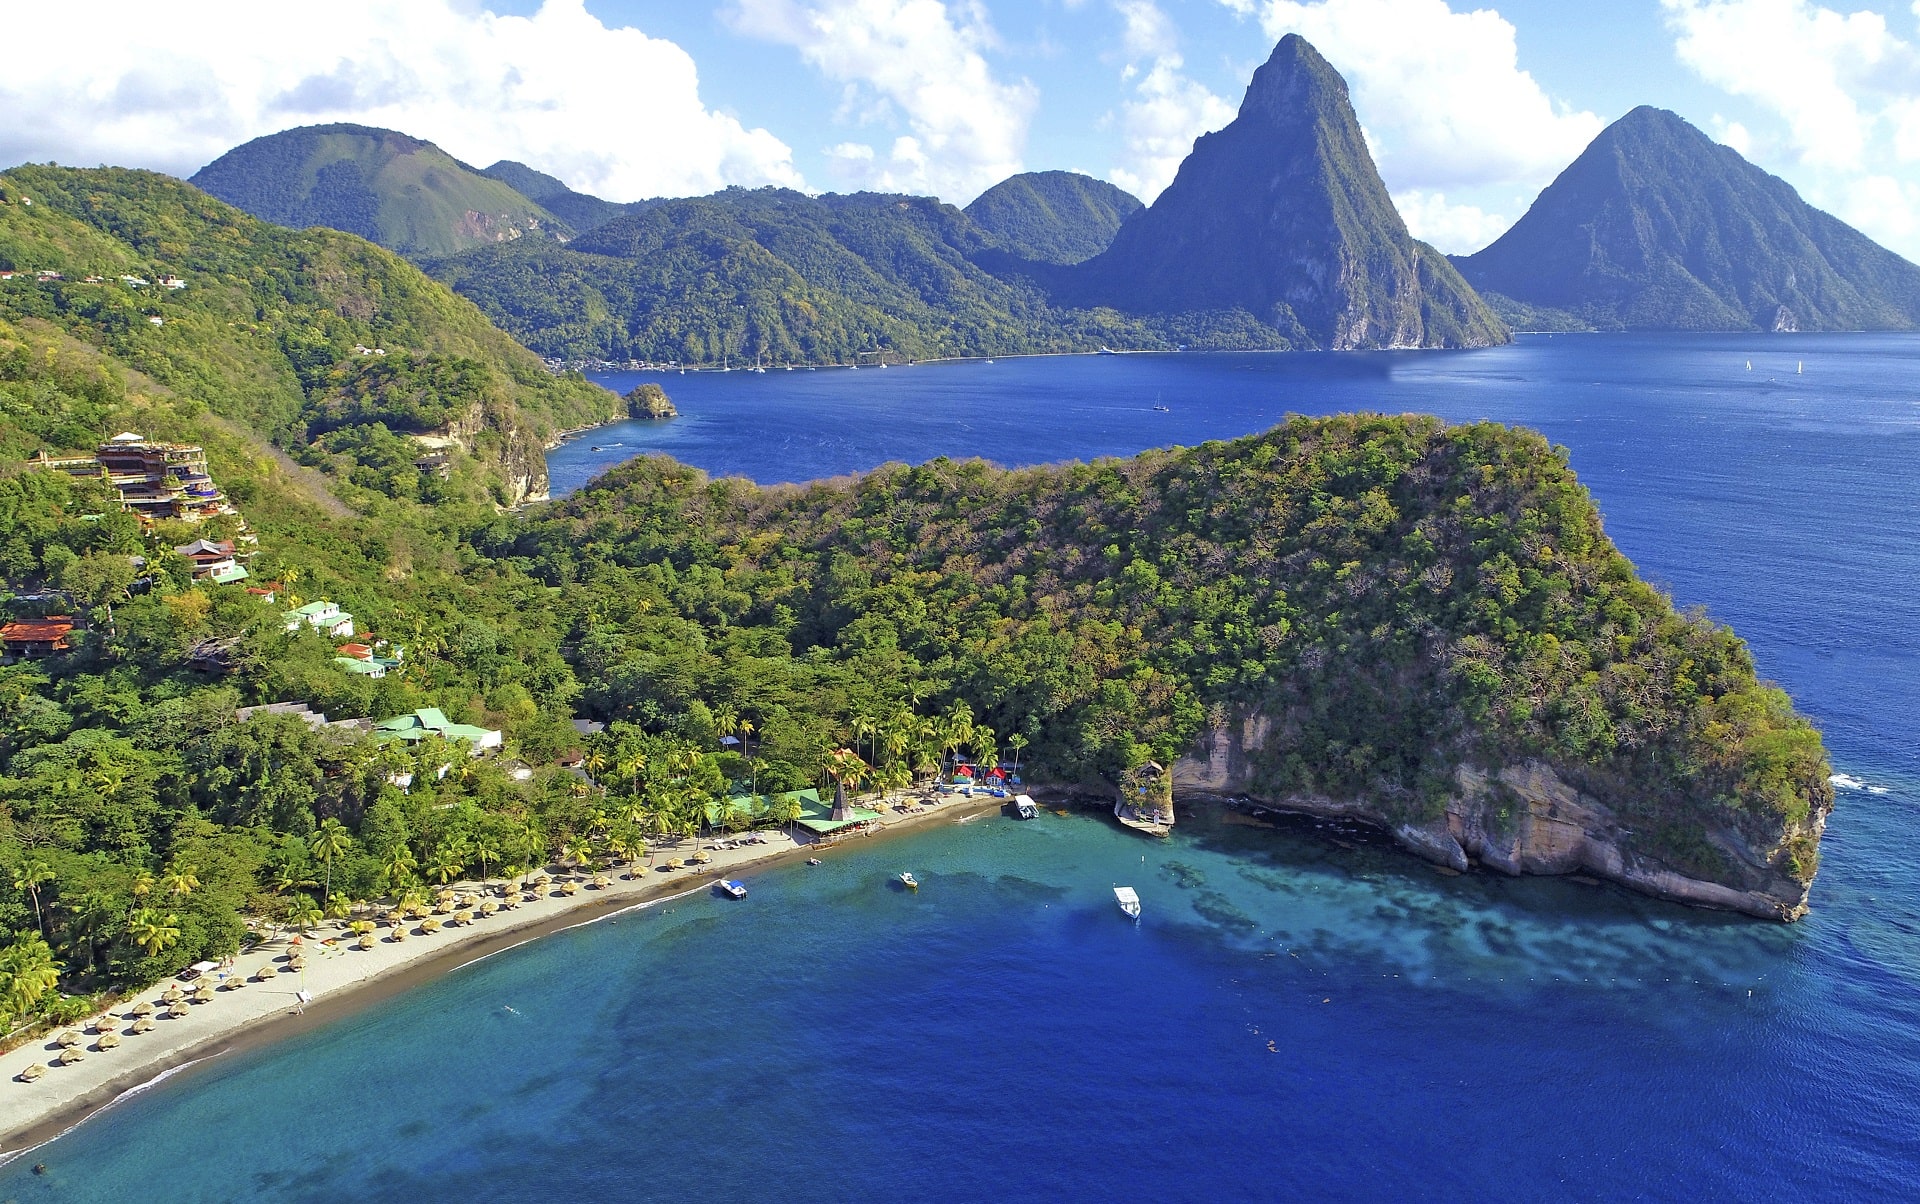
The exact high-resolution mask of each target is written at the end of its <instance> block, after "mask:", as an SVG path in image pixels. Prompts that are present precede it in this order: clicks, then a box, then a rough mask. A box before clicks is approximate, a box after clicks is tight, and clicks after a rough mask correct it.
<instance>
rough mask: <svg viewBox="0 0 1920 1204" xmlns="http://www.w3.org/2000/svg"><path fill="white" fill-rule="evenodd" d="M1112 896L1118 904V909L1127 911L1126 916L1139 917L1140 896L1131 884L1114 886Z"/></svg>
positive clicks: (1135, 918)
mask: <svg viewBox="0 0 1920 1204" xmlns="http://www.w3.org/2000/svg"><path fill="white" fill-rule="evenodd" d="M1113 897H1114V900H1115V901H1116V902H1118V903H1119V904H1120V910H1121V911H1124V912H1126V913H1127V918H1129V919H1133V920H1137V919H1139V918H1140V896H1139V894H1138V893H1137V892H1135V890H1134V889H1133V888H1132V887H1131V886H1116V887H1114V888H1113Z"/></svg>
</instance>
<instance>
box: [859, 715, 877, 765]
mask: <svg viewBox="0 0 1920 1204" xmlns="http://www.w3.org/2000/svg"><path fill="white" fill-rule="evenodd" d="M852 729H853V751H854V753H855V754H856V755H857V754H858V753H859V751H860V741H861V740H862V739H865V740H867V741H868V742H869V747H871V746H872V740H873V738H874V737H877V736H878V735H879V734H880V725H879V724H878V723H875V722H874V721H873V719H872V718H871V717H870V716H868V715H866V714H865V713H861V714H859V715H855V716H854V717H853V725H852ZM873 755H874V759H875V760H878V759H879V757H880V753H879V750H878V749H877V748H876V749H875V750H874V754H873Z"/></svg>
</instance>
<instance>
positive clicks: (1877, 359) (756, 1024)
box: [0, 335, 1920, 1201]
mask: <svg viewBox="0 0 1920 1204" xmlns="http://www.w3.org/2000/svg"><path fill="white" fill-rule="evenodd" d="M1749 363H1751V365H1752V366H1751V369H1749V368H1748V366H1747V365H1748V364H1749ZM1802 366H1804V371H1800V370H1799V369H1800V368H1801V367H1802ZM640 379H660V380H661V381H662V383H663V384H665V385H666V387H667V389H668V391H669V393H670V394H671V395H672V397H673V398H674V400H675V402H676V404H677V405H679V407H680V408H681V410H682V411H683V413H684V414H685V415H686V417H683V418H682V419H680V420H678V421H676V422H672V423H666V424H641V423H632V424H622V425H620V426H616V427H609V428H603V429H601V430H598V431H594V432H591V433H589V434H588V435H586V436H584V437H582V438H581V439H579V440H577V441H575V442H573V443H570V444H568V445H567V446H565V447H563V448H561V449H557V450H556V451H555V452H553V453H552V455H551V465H552V471H553V478H554V483H555V489H556V492H560V491H563V490H565V489H567V488H573V487H578V485H579V484H581V483H583V482H584V481H585V480H587V479H588V478H589V477H590V476H592V475H593V474H595V473H597V472H599V471H602V470H604V468H606V467H608V466H610V465H611V464H613V463H616V462H618V460H620V459H622V458H624V457H626V456H628V455H631V454H634V453H635V452H636V451H641V450H653V451H661V452H666V453H668V454H672V455H674V456H676V457H678V458H681V459H683V460H686V461H687V462H689V463H692V464H695V465H698V466H699V467H701V468H704V469H706V470H707V471H709V472H712V473H715V474H740V475H746V476H750V477H752V478H754V479H756V480H760V481H787V480H805V479H811V478H815V477H820V476H828V475H834V474H839V473H844V472H852V471H859V470H862V469H865V468H870V467H872V466H874V465H875V464H878V463H881V462H884V461H886V460H889V459H902V460H912V461H918V460H924V459H927V458H929V457H932V456H935V455H942V454H944V455H951V456H966V455H981V456H986V457H988V458H990V459H993V460H996V461H999V462H1002V463H1008V464H1025V463H1036V462H1042V461H1048V460H1056V459H1063V458H1089V457H1093V456H1099V455H1119V454H1127V453H1130V452H1133V451H1138V450H1140V449H1142V448H1145V447H1149V446H1157V445H1162V444H1167V443H1195V442H1199V441H1202V440H1205V439H1215V438H1230V437H1233V436H1236V435H1240V434H1245V433H1248V432H1251V431H1255V430H1260V429H1264V428H1265V427H1267V426H1269V425H1271V424H1273V423H1274V422H1277V421H1279V420H1281V418H1282V417H1284V415H1286V414H1287V413H1289V412H1297V413H1327V412H1334V411H1342V410H1362V409H1364V410H1381V411H1388V412H1400V411H1419V412H1427V413H1435V414H1439V415H1441V416H1442V417H1445V418H1448V419H1451V420H1474V419H1480V418H1488V419H1492V420H1495V421H1501V422H1510V423H1519V424H1524V425H1527V426H1531V427H1535V428H1537V429H1540V430H1542V431H1544V432H1545V433H1546V434H1547V435H1548V436H1549V437H1550V438H1552V439H1554V440H1555V441H1556V442H1559V443H1562V444H1564V445H1566V446H1567V447H1568V448H1569V451H1570V455H1571V459H1572V462H1573V465H1574V467H1575V468H1576V470H1578V472H1579V473H1580V475H1581V478H1582V480H1583V481H1584V482H1585V483H1586V484H1587V485H1588V486H1589V488H1591V489H1592V490H1593V492H1594V494H1595V496H1596V498H1597V499H1598V501H1599V503H1600V506H1601V509H1602V511H1603V513H1604V514H1605V516H1606V520H1607V525H1608V529H1609V531H1610V533H1611V534H1612V536H1613V537H1614V539H1615V540H1616V541H1617V542H1618V543H1619V544H1620V546H1621V547H1622V549H1623V550H1624V551H1625V552H1626V553H1627V554H1628V555H1629V556H1630V557H1632V558H1633V559H1634V561H1635V562H1636V563H1637V564H1638V565H1639V567H1640V569H1641V571H1642V572H1643V573H1644V574H1646V575H1648V576H1649V577H1651V578H1652V579H1654V580H1656V581H1657V582H1659V583H1661V584H1662V585H1663V586H1664V587H1665V588H1668V589H1669V590H1670V591H1671V592H1672V593H1673V595H1674V597H1675V599H1676V601H1677V602H1679V603H1680V604H1682V605H1687V606H1692V605H1699V606H1704V607H1706V609H1707V611H1708V613H1709V614H1711V615H1713V616H1714V617H1715V618H1718V619H1720V620H1723V621H1726V622H1729V623H1731V624H1732V625H1733V626H1734V627H1735V628H1736V629H1737V630H1738V631H1739V632H1740V633H1741V634H1742V635H1743V636H1745V637H1746V638H1747V639H1748V641H1749V642H1750V643H1751V644H1752V646H1753V648H1754V651H1755V655H1756V658H1757V660H1758V662H1759V664H1760V666H1761V669H1762V672H1763V673H1764V674H1765V675H1767V676H1769V677H1772V678H1774V679H1776V680H1778V681H1780V682H1781V683H1782V684H1783V685H1785V686H1786V687H1787V688H1788V689H1789V691H1790V692H1792V693H1793V695H1794V697H1795V699H1796V701H1797V702H1798V704H1799V705H1800V706H1801V707H1802V709H1804V710H1806V711H1807V712H1808V713H1809V714H1811V715H1813V716H1814V717H1815V718H1816V719H1817V720H1818V721H1819V722H1820V724H1821V725H1822V727H1823V728H1824V730H1825V731H1826V733H1827V738H1828V742H1829V746H1830V748H1831V749H1832V751H1833V754H1834V758H1835V763H1836V768H1837V769H1839V770H1840V771H1842V772H1844V773H1846V774H1848V775H1851V778H1850V780H1856V781H1858V783H1859V787H1858V788H1856V789H1846V790H1843V791H1842V793H1841V796H1840V802H1839V806H1838V807H1837V809H1836V811H1835V814H1834V817H1833V821H1832V824H1831V826H1830V828H1829V835H1828V838H1827V841H1826V845H1825V850H1824V867H1823V869H1822V872H1821V877H1820V879H1819V881H1818V883H1817V884H1816V887H1815V890H1814V895H1813V908H1814V911H1813V914H1812V916H1811V917H1809V919H1807V920H1806V921H1805V922H1803V923H1801V924H1798V925H1793V926H1779V925H1770V924H1764V923H1757V922H1752V921H1747V920H1741V919H1736V918H1732V917H1726V916H1720V915H1715V914H1713V913H1708V912H1701V911H1694V910H1688V909H1683V908H1679V907H1674V906H1670V905H1666V904H1661V903H1657V902H1654V901H1650V900H1646V899H1641V898H1638V897H1634V896H1630V895H1627V894H1625V893H1623V892H1619V891H1615V890H1612V889H1609V888H1600V887H1587V886H1581V885H1579V884H1576V883H1571V882H1565V881H1545V880H1524V881H1510V880H1505V879H1500V878H1495V877H1489V876H1481V875H1472V876H1467V877H1444V876H1441V875H1438V874H1436V873H1435V872H1434V871H1432V870H1431V869H1429V868H1427V867H1426V866H1424V865H1422V864H1420V863H1418V862H1414V861H1411V860H1410V859H1408V858H1406V857H1404V856H1402V855H1401V854H1399V853H1398V852H1396V851H1394V850H1393V849H1391V848H1389V847H1386V846H1385V845H1384V844H1382V843H1381V842H1380V841H1378V840H1377V839H1375V838H1372V837H1370V836H1369V835H1367V834H1366V833H1364V832H1357V831H1346V830H1338V829H1329V828H1321V827H1317V826H1315V825H1313V824H1310V823H1283V824H1279V825H1252V824H1248V823H1245V822H1242V821H1240V820H1239V819H1238V817H1234V816H1231V815H1227V814H1223V813H1219V812H1211V811H1205V810H1201V811H1197V812H1195V813H1194V814H1193V815H1192V816H1191V817H1190V819H1189V821H1188V822H1184V823H1183V824H1182V825H1181V827H1180V829H1179V830H1178V833H1177V835H1176V836H1175V838H1174V839H1173V840H1172V841H1171V842H1169V843H1167V844H1164V845H1161V844H1147V843H1144V842H1142V841H1140V840H1138V839H1137V838H1134V837H1132V836H1130V835H1129V834H1126V833H1123V832H1120V831H1118V830H1116V829H1115V828H1113V827H1112V826H1111V825H1110V824H1108V823H1105V822H1103V821H1102V820H1100V819H1098V818H1096V817H1092V816H1086V815H1057V814H1046V815H1043V816H1042V818H1041V819H1039V820H1037V821H1033V822H1030V823H1025V824H1022V823H1018V822H1016V821H1012V820H1009V819H1005V818H1000V817H984V818H981V819H979V820H977V821H975V822H972V823H969V824H965V825H960V826H950V827H943V828H940V829H938V830H935V831H933V832H930V833H927V834H924V835H916V836H911V837H906V838H902V839H895V840H881V841H875V842H872V843H870V844H862V845H859V846H856V847H852V848H848V849H846V850H842V851H839V852H836V853H835V854H833V855H832V856H831V857H830V858H829V859H828V862H827V864H826V865H825V866H822V867H818V868H810V867H805V866H795V867H792V868H784V869H778V870H770V871H766V872H764V873H762V874H760V875H758V876H757V877H756V878H755V879H754V880H753V881H752V882H751V883H750V885H751V888H752V893H751V894H750V896H749V898H748V900H747V901H746V902H745V903H744V904H738V905H728V904H726V903H724V902H723V901H721V900H717V899H686V900H682V901H678V902H676V903H673V904H669V905H667V906H666V907H664V908H662V909H657V910H655V911H651V912H646V913H634V914H631V915H629V916H626V917H622V918H620V919H618V920H614V921H608V922H604V923H601V924H597V925H594V926H592V927H589V928H584V929H578V930H575V931H572V932H568V933H565V934H561V935H559V936H555V937H552V938H549V939H547V940H544V941H541V942H537V943H535V944H533V945H531V946H527V947H524V948H522V949H518V950H515V951H513V952H511V953H508V954H504V955H501V956H498V957H495V958H492V959H490V960H488V961H486V962H483V963H480V964H478V965H475V966H472V967H468V968H465V969H461V970H458V971H455V972H453V973H450V974H448V975H447V976H445V977H444V978H442V979H441V980H440V981H438V982H436V983H433V984H431V985H429V986H427V987H424V988H422V989H420V990H418V991H415V992H412V993H410V994H408V995H406V996H404V997H402V998H399V999H395V1000H392V1001H389V1002H386V1003H383V1004H380V1005H378V1006H375V1007H372V1008H369V1009H368V1010H366V1011H364V1012H361V1013H358V1014H356V1015H354V1016H352V1017H349V1018H347V1019H344V1020H342V1021H340V1022H338V1023H336V1024H333V1025H330V1026H328V1027H326V1028H324V1029H321V1030H319V1031H316V1032H313V1033H309V1034H306V1035H304V1036H301V1037H298V1038H294V1039H291V1040H289V1041H287V1042H283V1043H281V1044H279V1045H275V1046H271V1047H267V1048H264V1049H259V1050H254V1051H250V1052H247V1053H244V1054H234V1055H231V1056H230V1057H228V1058H222V1059H218V1060H216V1061H215V1062H213V1063H210V1064H208V1065H207V1066H206V1067H204V1068H202V1069H200V1070H199V1071H198V1072H197V1073H192V1074H189V1075H185V1076H182V1077H181V1078H180V1079H178V1080H176V1081H174V1082H171V1083H169V1084H167V1085H165V1086H163V1087H161V1088H160V1089H157V1090H154V1091H151V1092H148V1093H145V1094H143V1095H141V1096H138V1097H136V1098H134V1099H131V1100H129V1101H128V1102H126V1103H125V1104H123V1105H121V1106H119V1107H117V1108H115V1109H113V1110H111V1111H109V1112H108V1113H106V1114H104V1115H102V1116H100V1117H98V1118H96V1119H94V1120H93V1121H90V1122H89V1123H88V1124H86V1125H84V1126H82V1127H81V1128H80V1129H79V1130H77V1131H76V1132H74V1133H73V1134H71V1135H69V1136H68V1137H66V1138H63V1139H62V1140H60V1141H58V1142H56V1143H54V1144H53V1145H51V1146H48V1147H46V1148H44V1149H43V1150H41V1151H40V1152H39V1153H38V1154H36V1158H38V1159H40V1160H42V1161H44V1162H45V1163H46V1164H47V1167H48V1173H47V1174H46V1175H45V1176H32V1175H29V1174H28V1173H27V1172H26V1170H25V1168H24V1167H22V1166H20V1165H18V1164H16V1165H14V1166H10V1167H7V1168H5V1169H4V1170H0V1196H4V1197H7V1198H17V1199H22V1200H28V1199H62V1200H125V1199H136V1198H137V1199H153V1200H171V1199H209V1200H223V1199H261V1198H274V1199H285V1200H335V1199H364V1200H412V1201H417V1200H421V1199H434V1200H438V1199H448V1200H453V1199H460V1200H505V1199H510V1198H511V1199H524V1198H527V1197H530V1196H531V1197H536V1198H562V1199H579V1198H587V1197H591V1196H595V1195H601V1196H605V1197H607V1198H614V1199H651V1198H679V1197H684V1196H686V1195H688V1194H692V1193H699V1194H721V1195H727V1196H731V1197H735V1198H740V1199H748V1200H753V1199H768V1198H781V1199H802V1200H812V1199H819V1200H829V1199H832V1200H840V1199H848V1198H872V1197H880V1196H883V1195H901V1194H906V1193H912V1194H915V1195H921V1196H931V1197H934V1198H939V1199H976V1198H987V1197H993V1198H1003V1199H1060V1198H1114V1197H1121V1196H1125V1197H1128V1198H1142V1199H1175V1200H1184V1199H1193V1200H1200V1199H1209V1200H1219V1199H1271V1198H1275V1197H1296V1196H1298V1197H1326V1198H1334V1199H1361V1198H1366V1199H1372V1198H1378V1197H1397V1198H1403V1199H1458V1198H1462V1197H1486V1196H1501V1197H1528V1198H1531V1197H1539V1196H1547V1195H1554V1196H1567V1197H1572V1198H1578V1199H1615V1198H1623V1197H1624V1198H1646V1199H1679V1198H1685V1197H1703V1198H1756V1197H1761V1196H1775V1195H1793V1196H1800V1197H1804V1198H1811V1199H1869V1198H1905V1197H1910V1196H1912V1195H1914V1194H1915V1193H1916V1190H1917V1189H1920V1122H1916V1117H1920V761H1917V760H1916V753H1915V749H1914V733H1915V730H1916V720H1917V719H1920V658H1916V655H1915V654H1916V636H1915V631H1916V624H1917V623H1920V613H1916V611H1917V610H1920V544H1917V542H1916V539H1915V536H1916V534H1917V533H1920V532H1916V526H1920V523H1916V513H1917V512H1920V505H1917V504H1920V467H1917V465H1920V456H1917V455H1916V453H1917V452H1920V338H1915V337H1910V336H1869V335H1832V336H1797V337H1793V338H1769V337H1761V336H1750V337H1733V336H1727V337H1719V336H1710V337H1677V336H1671V337H1643V336H1605V337H1558V338H1551V337H1544V336H1533V337H1526V338H1522V339H1521V340H1520V341H1519V342H1518V343H1517V344H1516V345H1514V346H1512V347H1507V348H1498V349H1493V350H1490V351H1484V352H1470V353H1446V354H1431V353H1429V354H1420V353H1386V354H1380V355H1360V356H1314V355H1287V356H1204V357H1202V356H1165V357H1160V356H1154V357H1145V356H1124V357H1101V358H1098V359H1085V358H1081V359H1035V360H1000V361H998V362H997V363H994V364H984V363H974V364H953V365H925V366H920V367H914V368H901V367H897V368H891V369H887V370H875V369H863V370H861V371H859V372H858V373H848V372H845V371H838V372H832V371H824V370H823V371H820V372H815V373H807V372H795V373H784V372H774V373H768V374H766V375H764V376H761V375H753V374H747V373H730V374H724V375H722V374H689V375H687V376H684V377H681V376H677V375H676V376H671V377H665V378H660V377H650V376H649V377H642V376H625V375H621V376H615V377H611V378H608V379H607V380H606V382H605V383H608V384H609V385H612V386H614V387H621V388H625V387H631V384H633V383H635V382H637V381H638V380H640ZM1156 405H1162V406H1165V407H1166V409H1165V410H1164V411H1163V410H1158V409H1155V408H1154V407H1155V406H1156ZM616 445H618V446H616ZM595 447H599V448H600V449H601V450H600V451H598V452H595V451H594V450H593V448H595ZM909 868H910V869H912V870H914V871H915V873H916V874H918V875H919V876H920V877H921V879H922V881H923V882H924V883H925V885H924V886H923V888H922V890H921V891H920V892H919V894H918V895H904V894H900V893H898V892H896V891H894V890H892V889H890V888H889V887H888V886H887V880H888V879H889V877H890V876H891V875H892V874H894V873H896V872H898V871H899V870H900V869H909ZM1116 882H1129V883H1132V884H1133V885H1135V886H1136V887H1138V888H1139V889H1140V892H1141V895H1142V897H1143V899H1144V900H1145V905H1146V916H1145V919H1144V922H1143V923H1142V924H1141V925H1140V926H1139V927H1137V928H1136V927H1134V926H1132V925H1130V924H1128V923H1126V922H1125V920H1124V918H1123V917H1121V916H1120V915H1119V913H1118V911H1117V909H1116V908H1115V907H1114V905H1113V902H1112V895H1111V889H1110V888H1111V886H1112V885H1113V884H1114V883H1116ZM509 1008H511V1009H512V1010H508V1009H509ZM1269 1043H1271V1045H1270V1044H1269Z"/></svg>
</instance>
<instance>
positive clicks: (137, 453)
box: [29, 431, 235, 523]
mask: <svg viewBox="0 0 1920 1204" xmlns="http://www.w3.org/2000/svg"><path fill="white" fill-rule="evenodd" d="M29 463H31V464H34V465H36V466H38V467H41V468H52V469H57V470H59V471H61V472H64V473H66V474H68V475H69V476H75V477H91V478H99V479H102V480H105V481H106V482H107V483H108V484H110V485H112V486H113V488H114V490H115V491H116V492H118V493H119V495H120V504H121V506H123V507H124V508H126V509H128V510H131V511H132V512H133V513H134V514H135V515H137V516H139V518H140V520H141V521H142V522H144V523H151V522H153V521H155V520H156V519H163V518H164V519H175V520H178V521H180V522H189V523H197V522H200V521H201V520H203V519H209V518H213V517H214V516H215V515H220V514H233V513H235V511H234V508H233V506H232V505H231V504H230V503H229V502H228V501H227V496H226V494H224V493H222V492H220V488H219V486H217V485H215V484H214V483H213V478H212V477H211V476H209V475H208V473H207V453H206V451H205V450H204V449H202V448H200V447H197V446H195V445H193V444H190V443H156V442H153V441H151V440H149V439H148V438H147V437H146V436H144V435H136V434H134V433H133V432H132V431H122V432H121V433H120V434H118V435H115V436H114V437H113V438H111V439H109V440H107V441H106V442H105V443H102V444H101V445H100V447H99V449H98V450H97V451H95V452H94V454H93V455H91V456H49V455H47V454H46V453H45V452H42V453H40V455H39V456H38V457H36V458H35V459H33V460H31V461H29Z"/></svg>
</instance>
